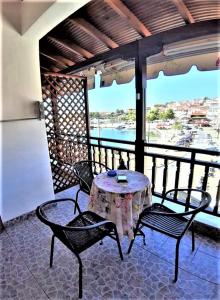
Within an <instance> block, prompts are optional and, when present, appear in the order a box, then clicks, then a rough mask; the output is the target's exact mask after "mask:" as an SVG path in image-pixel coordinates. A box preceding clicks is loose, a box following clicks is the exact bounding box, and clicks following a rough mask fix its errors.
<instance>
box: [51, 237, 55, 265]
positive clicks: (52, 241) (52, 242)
mask: <svg viewBox="0 0 220 300" xmlns="http://www.w3.org/2000/svg"><path fill="white" fill-rule="evenodd" d="M54 239H55V235H54V234H53V236H52V240H51V249H50V268H51V267H52V265H53V250H54Z"/></svg>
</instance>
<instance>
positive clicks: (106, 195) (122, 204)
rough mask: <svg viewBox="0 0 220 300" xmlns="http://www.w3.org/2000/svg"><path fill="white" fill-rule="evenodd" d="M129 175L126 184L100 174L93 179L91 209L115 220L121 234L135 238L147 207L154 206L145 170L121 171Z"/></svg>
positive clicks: (120, 235) (115, 178)
mask: <svg viewBox="0 0 220 300" xmlns="http://www.w3.org/2000/svg"><path fill="white" fill-rule="evenodd" d="M117 174H123V175H126V176H127V181H128V182H127V183H118V182H117V177H109V176H108V175H107V173H101V174H99V175H97V176H96V178H95V179H94V180H93V184H92V188H91V192H90V201H89V207H88V209H89V210H91V211H93V212H95V213H97V214H99V215H100V216H102V217H104V218H106V219H108V220H110V221H112V222H114V223H115V224H116V226H117V230H118V234H119V237H120V238H121V237H122V236H123V235H128V236H129V238H130V239H132V238H133V228H134V227H135V225H136V222H137V220H138V217H139V214H140V213H141V211H142V210H143V208H144V207H147V206H149V205H151V184H150V181H149V179H148V178H147V177H146V176H145V175H143V174H142V173H139V172H135V171H130V170H120V171H119V170H118V171H117Z"/></svg>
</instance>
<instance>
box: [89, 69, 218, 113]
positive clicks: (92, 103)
mask: <svg viewBox="0 0 220 300" xmlns="http://www.w3.org/2000/svg"><path fill="white" fill-rule="evenodd" d="M218 82H220V71H219V70H216V71H206V72H204V71H203V72H201V71H198V70H197V68H196V67H192V69H191V70H190V71H189V72H188V73H187V74H183V75H177V76H164V75H163V73H162V72H160V75H159V77H158V78H156V79H151V80H148V81H147V106H152V105H154V104H159V103H166V102H169V101H182V100H190V99H198V98H204V97H205V96H207V97H210V98H215V97H218V96H220V83H219V84H218ZM128 108H135V81H134V80H133V81H132V82H130V83H127V84H121V85H118V84H116V83H115V82H113V84H112V86H111V87H105V88H99V76H96V88H95V89H94V90H90V91H89V110H90V112H92V111H99V112H101V111H106V112H107V111H116V109H124V110H126V109H128Z"/></svg>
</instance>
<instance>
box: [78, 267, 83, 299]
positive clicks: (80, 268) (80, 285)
mask: <svg viewBox="0 0 220 300" xmlns="http://www.w3.org/2000/svg"><path fill="white" fill-rule="evenodd" d="M82 272H83V270H82V262H81V263H80V264H79V298H80V299H81V298H82Z"/></svg>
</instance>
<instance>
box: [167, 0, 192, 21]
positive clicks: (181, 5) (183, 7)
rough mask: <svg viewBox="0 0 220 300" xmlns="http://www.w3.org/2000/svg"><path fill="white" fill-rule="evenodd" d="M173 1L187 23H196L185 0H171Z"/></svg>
mask: <svg viewBox="0 0 220 300" xmlns="http://www.w3.org/2000/svg"><path fill="white" fill-rule="evenodd" d="M171 1H172V2H173V4H174V5H175V6H176V8H177V9H178V11H179V13H180V15H181V16H182V18H183V19H184V21H185V22H186V23H189V24H192V23H195V20H194V18H193V16H192V14H191V12H190V11H189V9H188V8H187V6H186V5H185V3H184V2H183V0H171Z"/></svg>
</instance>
